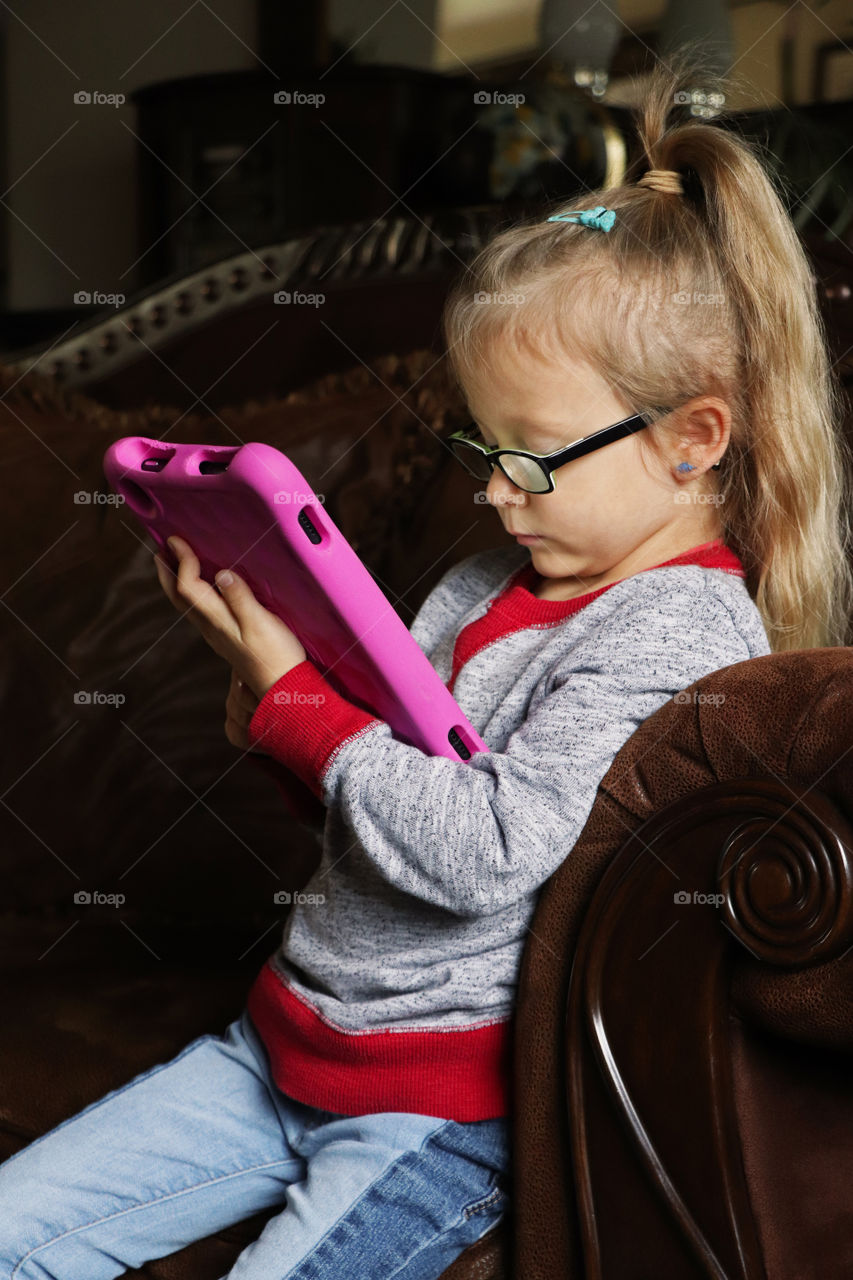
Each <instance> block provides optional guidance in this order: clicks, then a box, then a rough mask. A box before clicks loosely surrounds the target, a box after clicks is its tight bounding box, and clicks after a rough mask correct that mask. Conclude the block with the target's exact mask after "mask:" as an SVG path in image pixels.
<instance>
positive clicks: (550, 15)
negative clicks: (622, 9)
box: [539, 0, 624, 98]
mask: <svg viewBox="0 0 853 1280" xmlns="http://www.w3.org/2000/svg"><path fill="white" fill-rule="evenodd" d="M623 25H624V24H623V23H622V22H620V20H619V15H618V14H617V13H616V12H615V11H614V9H613V8H611V7H610V6H608V5H606V4H603V3H600V0H596V3H594V4H592V5H590V4H589V3H588V2H587V0H543V4H542V8H541V9H540V11H539V47H540V49H541V51H542V54H543V56H547V57H548V59H549V61H550V63H551V66H552V67H553V68H554V69H555V70H557V71H558V72H561V73H562V74H563V75H564V76H565V77H566V79H568V80H570V81H572V82H573V83H574V84H576V85H579V86H580V87H581V88H584V89H588V90H589V91H590V92H591V94H592V95H593V97H594V98H600V97H601V96H602V95H603V94H604V92H605V90H606V89H607V81H608V79H609V76H610V63H611V60H612V58H613V53H614V50H615V49H616V45H617V44H618V43H619V36H620V33H621V29H622V27H623Z"/></svg>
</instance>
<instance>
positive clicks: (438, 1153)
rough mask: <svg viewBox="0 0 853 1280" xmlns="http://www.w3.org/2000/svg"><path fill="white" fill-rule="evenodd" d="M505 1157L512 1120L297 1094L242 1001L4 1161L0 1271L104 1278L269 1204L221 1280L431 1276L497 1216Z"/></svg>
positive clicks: (5, 1279) (5, 1276) (57, 1278)
mask: <svg viewBox="0 0 853 1280" xmlns="http://www.w3.org/2000/svg"><path fill="white" fill-rule="evenodd" d="M508 1163H509V1151H508V1121H507V1119H506V1118H499V1119H495V1120H482V1121H475V1122H471V1123H460V1122H457V1121H455V1120H447V1119H443V1118H441V1117H440V1116H423V1115H415V1114H408V1113H405V1112H393V1111H389V1112H383V1113H380V1114H375V1115H363V1116H345V1115H340V1114H337V1113H335V1112H331V1111H321V1110H319V1109H318V1108H315V1107H311V1106H307V1105H305V1104H304V1103H301V1102H296V1101H294V1100H293V1099H292V1098H289V1097H288V1096H287V1095H286V1094H284V1093H282V1092H281V1090H280V1089H279V1088H278V1087H277V1086H276V1084H275V1083H274V1081H273V1080H272V1077H271V1075H270V1072H269V1058H268V1054H267V1051H266V1048H265V1046H264V1044H263V1042H262V1041H261V1039H260V1037H259V1036H258V1033H257V1030H256V1028H255V1027H254V1025H253V1023H252V1021H251V1019H250V1017H249V1015H248V1013H247V1012H246V1010H245V1009H244V1010H243V1013H242V1014H241V1016H240V1017H239V1018H237V1019H236V1020H235V1021H234V1022H232V1023H231V1024H230V1025H229V1026H228V1027H227V1028H226V1030H225V1032H224V1034H223V1035H221V1036H220V1035H212V1034H211V1035H203V1036H200V1037H199V1038H198V1039H197V1040H194V1041H192V1043H191V1044H188V1045H187V1046H186V1048H184V1049H183V1050H182V1051H181V1052H180V1053H179V1054H178V1055H177V1057H175V1058H173V1059H172V1060H171V1061H170V1062H166V1063H162V1064H160V1065H159V1066H155V1067H152V1068H151V1069H149V1070H147V1071H143V1072H142V1073H141V1074H140V1075H138V1076H136V1077H135V1078H134V1079H133V1080H131V1081H129V1082H128V1083H127V1084H125V1085H122V1086H121V1087H120V1088H118V1089H114V1090H113V1091H112V1092H111V1093H108V1094H106V1095H105V1097H103V1098H101V1099H99V1100H98V1101H96V1102H93V1103H92V1104H91V1105H90V1106H88V1107H85V1108H84V1109H83V1110H82V1111H80V1112H78V1114H77V1115H74V1116H71V1117H69V1119H67V1120H64V1121H63V1122H62V1123H61V1124H59V1125H57V1126H56V1128H54V1129H52V1130H51V1131H50V1132H49V1133H46V1134H44V1135H43V1136H42V1137H40V1138H36V1139H35V1140H34V1141H33V1142H31V1143H30V1144H29V1145H28V1146H27V1147H24V1148H23V1149H22V1150H21V1151H18V1152H16V1153H15V1155H13V1156H11V1157H10V1158H9V1159H8V1160H6V1161H5V1162H4V1163H3V1164H0V1277H2V1280H109V1278H110V1277H113V1276H121V1275H122V1274H123V1273H124V1272H125V1270H127V1269H129V1268H131V1267H140V1266H142V1265H143V1264H144V1263H145V1262H148V1261H150V1260H152V1259H154V1258H160V1257H163V1256H165V1255H167V1254H171V1253H174V1252H176V1251H177V1250H179V1249H182V1248H184V1247H185V1246H186V1245H188V1244H190V1243H191V1242H192V1241H194V1240H199V1239H202V1238H204V1237H205V1236H207V1235H210V1234H211V1233H213V1232H215V1231H218V1230H221V1229H223V1228H225V1227H228V1226H232V1225H233V1224H234V1223H236V1222H240V1221H241V1220H242V1219H244V1218H247V1217H250V1216H251V1215H252V1214H254V1213H257V1212H260V1211H261V1210H265V1209H272V1208H279V1209H280V1212H278V1213H277V1214H275V1216H274V1217H272V1218H271V1219H270V1220H269V1222H267V1223H266V1225H265V1226H264V1228H263V1231H262V1232H261V1234H260V1236H259V1237H258V1239H257V1240H256V1241H254V1242H253V1243H251V1244H249V1245H247V1246H246V1248H245V1249H244V1250H243V1252H242V1253H241V1254H240V1256H239V1258H238V1259H237V1261H236V1262H235V1263H234V1265H233V1267H232V1268H231V1270H230V1271H228V1273H227V1277H228V1280H288V1278H292V1280H296V1278H297V1277H298V1278H299V1280H309V1277H310V1280H327V1278H328V1280H332V1277H334V1280H342V1277H359V1280H380V1277H381V1278H382V1280H388V1278H390V1277H392V1276H393V1277H397V1278H399V1280H434V1277H437V1276H439V1275H440V1274H441V1272H442V1271H443V1270H444V1269H445V1268H446V1267H448V1266H449V1265H450V1263H451V1262H452V1261H453V1260H454V1258H456V1257H457V1256H458V1255H459V1254H460V1253H461V1252H462V1251H463V1250H464V1249H465V1248H466V1246H467V1245H469V1244H471V1243H473V1242H474V1241H475V1240H477V1239H479V1237H480V1236H481V1235H483V1234H484V1232H486V1231H487V1230H488V1229H489V1228H490V1227H492V1226H493V1225H494V1224H495V1223H496V1222H497V1221H498V1220H499V1219H500V1218H501V1216H502V1215H503V1213H504V1212H505V1210H506V1208H507V1206H508V1190H509V1185H510V1177H511V1175H510V1173H509V1168H508ZM223 1280H225V1278H224V1277H223Z"/></svg>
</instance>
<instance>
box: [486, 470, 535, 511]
mask: <svg viewBox="0 0 853 1280" xmlns="http://www.w3.org/2000/svg"><path fill="white" fill-rule="evenodd" d="M486 498H487V499H488V501H489V502H490V503H491V505H492V506H493V507H503V506H514V507H523V506H524V505H525V503H526V502H527V494H526V493H525V492H524V490H523V489H519V487H518V485H515V484H513V483H512V481H511V480H510V479H509V477H508V476H505V475H504V473H503V472H502V471H501V469H500V467H492V474H491V476H490V477H489V483H488V484H487V485H486Z"/></svg>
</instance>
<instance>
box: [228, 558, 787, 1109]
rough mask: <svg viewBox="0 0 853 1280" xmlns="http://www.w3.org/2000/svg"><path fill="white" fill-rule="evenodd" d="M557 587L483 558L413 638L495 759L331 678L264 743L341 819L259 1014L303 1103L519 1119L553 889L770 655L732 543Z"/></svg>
mask: <svg viewBox="0 0 853 1280" xmlns="http://www.w3.org/2000/svg"><path fill="white" fill-rule="evenodd" d="M712 566H716V567H712ZM536 580H537V579H536V574H535V571H534V569H533V566H532V564H531V563H530V557H529V551H528V550H527V549H525V548H524V547H509V548H501V549H499V550H490V551H484V552H478V553H477V554H475V555H472V556H469V557H467V559H465V560H463V561H461V563H459V564H457V565H455V566H454V567H453V568H452V569H450V570H449V571H448V572H447V573H446V574H445V575H444V577H443V578H442V579H441V581H440V582H439V583H438V585H437V586H436V587H435V588H434V589H433V591H432V592H431V593H430V595H429V596H428V598H427V599H426V601H425V602H424V604H423V606H422V607H421V609H420V611H419V613H418V615H417V617H416V618H415V620H414V622H413V623H412V625H411V633H412V635H413V636H414V638H415V639H416V640H417V641H418V643H419V645H420V646H421V648H422V649H423V650H424V652H425V653H426V654H427V656H428V657H429V659H430V661H431V662H432V664H433V666H434V667H435V669H436V671H437V672H438V673H439V675H440V676H441V678H442V680H443V681H444V682H445V683H446V684H447V685H448V687H449V688H450V689H451V691H452V693H453V695H454V697H455V698H456V700H457V702H458V703H459V706H460V707H461V709H462V711H463V712H464V713H465V715H466V716H467V717H468V719H469V720H470V721H471V723H472V724H473V725H474V727H475V728H476V729H477V731H478V732H479V733H480V734H481V736H482V737H483V739H484V740H485V742H486V743H487V744H488V746H489V752H488V753H486V752H478V753H477V754H475V755H474V756H473V757H472V758H471V760H469V761H467V762H465V761H457V760H451V759H447V758H445V757H444V756H428V755H425V754H424V753H423V752H421V751H420V750H418V749H417V748H415V747H412V746H409V745H408V744H406V743H403V742H401V741H400V740H399V739H396V738H394V737H393V735H392V732H391V729H390V728H389V726H388V725H387V724H385V723H384V722H383V721H381V720H379V719H378V718H376V717H373V716H370V715H369V714H368V713H366V712H364V711H363V710H361V709H360V708H357V707H355V705H354V704H352V703H349V702H348V701H347V700H346V699H344V698H341V697H340V695H339V694H338V693H337V692H336V691H335V690H334V689H333V688H332V687H331V685H330V684H329V682H328V681H327V680H325V678H324V677H323V676H322V675H321V674H320V672H319V671H318V670H317V668H316V667H315V666H314V664H313V663H311V662H310V661H306V662H303V663H301V664H300V665H299V666H298V667H295V668H293V669H292V670H291V671H290V672H288V673H287V675H285V676H283V677H282V679H281V680H280V681H279V682H278V683H277V684H276V685H274V686H273V687H272V689H270V690H269V691H268V692H267V693H266V694H265V695H264V698H263V699H262V701H261V703H260V705H259V706H258V709H257V711H256V712H255V716H254V717H253V720H252V723H251V726H250V730H249V733H250V739H251V740H252V741H253V743H259V742H261V741H262V742H263V746H264V749H265V750H266V751H267V752H269V754H270V755H272V756H273V757H274V758H275V759H278V760H279V761H281V762H282V763H283V764H285V765H287V766H288V767H289V768H290V769H291V770H293V771H294V772H295V773H296V774H297V775H298V776H299V777H301V778H302V780H303V781H304V782H306V783H308V785H309V786H311V788H312V790H314V793H315V795H317V796H319V797H320V798H321V799H322V800H323V802H324V804H325V805H326V806H327V813H326V820H325V828H324V837H323V847H322V855H321V857H320V861H319V865H318V867H317V869H316V871H315V873H314V875H313V876H312V877H311V880H310V881H309V883H308V884H307V885H306V886H305V888H304V890H303V893H302V898H301V900H300V898H299V897H298V896H297V897H296V899H295V901H294V905H293V907H292V909H291V912H290V914H289V917H288V919H287V923H286V925H285V927H284V933H283V938H282V941H281V945H280V946H279V947H278V948H277V950H276V951H275V953H274V954H273V955H272V956H270V957H269V958H268V960H267V961H266V963H265V964H264V966H263V969H262V970H261V972H260V973H259V974H258V976H257V978H256V980H255V983H254V985H253V987H252V989H251V991H250V993H249V997H248V1009H249V1013H250V1015H251V1017H252V1019H253V1021H254V1022H255V1024H256V1026H257V1028H258V1031H259V1033H260V1035H261V1036H262V1038H263V1040H264V1043H265V1044H266V1047H267V1049H268V1051H269V1053H270V1058H271V1065H272V1069H273V1075H274V1078H275V1079H276V1082H277V1083H278V1085H279V1087H280V1088H281V1089H282V1090H283V1091H284V1092H285V1093H288V1094H289V1095H290V1096H291V1097H294V1098H297V1099H298V1100H300V1101H303V1102H307V1103H311V1104H312V1105H314V1106H317V1107H321V1108H323V1109H326V1110H331V1111H336V1112H341V1113H344V1114H347V1115H357V1114H364V1113H367V1112H374V1111H408V1112H418V1113H420V1114H427V1115H435V1116H440V1117H444V1118H447V1119H456V1120H463V1121H467V1120H479V1119H487V1118H490V1117H492V1116H497V1115H503V1114H506V1112H507V1110H508V1108H509V1082H510V1077H511V1050H510V1039H511V1033H512V1011H513V1002H514V995H515V990H516V984H517V979H518V970H519V965H520V961H521V956H522V951H523V948H524V944H525V940H526V938H527V934H528V931H529V929H530V924H531V920H532V917H533V913H534V910H535V908H536V902H537V898H538V894H539V891H540V890H541V888H542V886H543V885H544V884H545V882H546V880H547V879H548V878H549V876H551V875H552V873H553V872H554V871H555V870H556V869H557V867H559V866H560V864H561V863H562V862H563V860H564V858H566V857H570V856H571V851H572V847H573V846H574V844H575V842H576V841H577V839H578V836H579V835H580V834H581V831H582V830H583V827H584V824H585V823H586V820H587V817H588V816H589V812H590V809H591V808H592V805H593V802H594V800H595V796H596V791H597V789H598V785H599V783H600V782H601V780H602V778H603V777H604V775H605V774H606V773H607V770H608V769H609V767H610V765H611V763H612V761H613V759H614V757H615V755H616V753H617V752H618V751H619V749H620V747H621V746H622V745H623V743H624V742H625V741H626V740H627V739H628V738H629V737H630V736H631V734H632V733H633V732H634V730H635V729H637V727H638V726H639V725H640V724H642V722H643V721H644V720H646V719H647V718H648V717H649V716H650V715H652V714H653V712H655V711H656V710H657V709H658V707H660V706H662V705H663V704H664V703H665V702H667V701H668V700H669V699H670V698H671V697H672V696H673V695H674V694H676V693H677V692H679V691H680V690H682V689H684V688H686V686H688V685H690V684H692V683H693V682H694V681H696V680H698V679H699V678H700V677H702V676H704V675H707V674H708V673H709V672H711V671H715V670H717V669H718V668H720V667H725V666H728V665H730V664H732V663H735V662H742V661H744V660H745V659H747V658H753V657H757V656H759V655H761V654H767V653H769V652H770V646H769V644H768V640H767V635H766V632H765V630H764V626H763V623H762V620H761V616H760V614H759V612H758V609H757V608H756V605H755V603H754V602H753V600H752V599H751V597H750V595H749V593H748V591H747V588H746V585H745V582H744V579H743V569H742V566H741V564H740V561H739V560H738V559H737V557H736V556H735V555H734V554H733V553H732V552H731V551H730V550H729V549H728V548H726V547H725V546H723V544H722V543H721V542H720V541H714V542H711V543H704V544H702V546H700V547H697V548H694V549H692V550H691V551H689V552H685V553H684V554H683V555H681V556H678V557H676V558H675V559H674V560H672V561H668V562H666V564H665V565H662V566H659V567H655V568H653V569H647V570H644V571H642V572H640V573H636V574H634V575H632V576H631V577H628V578H625V579H622V580H621V581H620V582H618V583H615V584H612V585H610V586H607V587H603V588H599V589H598V590H597V591H594V592H590V593H589V594H587V595H584V596H580V597H577V598H575V599H574V600H567V601H547V600H539V599H538V598H537V597H536V596H535V595H534V594H533V588H534V586H535V583H536ZM277 690H278V691H281V690H290V691H292V692H293V691H297V690H298V691H301V692H302V693H303V694H305V695H308V694H311V693H313V694H315V695H316V694H317V693H318V692H323V694H324V696H325V699H326V700H325V702H324V703H321V704H318V703H317V701H316V698H315V699H314V700H313V701H312V700H311V699H309V698H307V697H303V698H302V699H298V698H292V699H290V700H289V701H284V702H282V701H281V700H278V701H275V700H274V698H273V695H274V693H275V691H277Z"/></svg>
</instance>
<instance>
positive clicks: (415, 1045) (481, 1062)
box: [247, 957, 511, 1121]
mask: <svg viewBox="0 0 853 1280" xmlns="http://www.w3.org/2000/svg"><path fill="white" fill-rule="evenodd" d="M247 1008H248V1012H249V1016H250V1017H251V1019H252V1022H253V1023H254V1024H255V1026H256V1027H257V1029H258V1033H259V1035H260V1037H261V1039H262V1040H263V1042H264V1044H265V1045H266V1048H267V1051H268V1052H269V1055H270V1070H271V1072H272V1076H273V1079H274V1080H275V1082H276V1084H277V1085H278V1087H279V1089H281V1090H282V1092H283V1093H286V1094H287V1095H288V1097H290V1098H295V1099H296V1101H297V1102H305V1103H307V1104H308V1105H309V1106H312V1107H320V1108H321V1109H322V1110H324V1111H336V1112H338V1113H339V1114H341V1115H348V1116H360V1115H370V1114H372V1113H374V1112H377V1111H407V1112H412V1113H414V1114H416V1115H427V1116H440V1117H441V1118H442V1119H445V1120H460V1121H469V1120H491V1119H493V1118H494V1117H496V1116H503V1115H506V1114H507V1113H508V1111H509V1080H510V1078H511V1070H510V1067H511V1019H502V1020H500V1021H496V1022H489V1023H483V1022H478V1023H473V1024H469V1025H466V1026H463V1027H458V1028H449V1029H448V1030H446V1031H432V1030H429V1029H425V1030H415V1031H412V1030H404V1031H390V1030H388V1029H387V1028H384V1027H383V1028H380V1029H378V1030H368V1031H354V1032H353V1031H346V1030H344V1029H343V1028H341V1027H337V1026H335V1024H334V1023H332V1022H330V1021H329V1020H328V1019H326V1018H324V1017H323V1015H322V1014H321V1013H320V1011H319V1009H317V1008H316V1007H315V1006H314V1005H312V1004H310V1003H309V1002H308V1001H307V1000H305V999H304V997H302V996H301V995H297V994H296V992H295V991H294V990H293V988H292V987H291V986H290V985H289V984H288V983H287V982H286V981H285V979H284V978H283V977H282V976H281V975H280V974H279V973H278V972H277V971H276V970H275V969H274V968H273V966H272V957H270V959H268V960H267V962H266V963H265V965H264V967H263V968H262V969H261V971H260V973H259V974H258V976H257V978H256V979H255V981H254V983H253V984H252V987H251V989H250V991H249V994H248V997H247Z"/></svg>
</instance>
